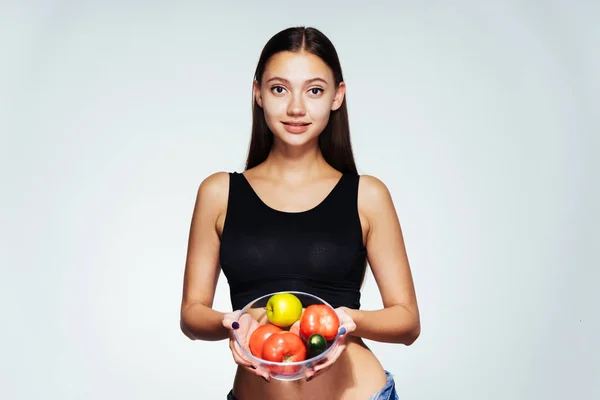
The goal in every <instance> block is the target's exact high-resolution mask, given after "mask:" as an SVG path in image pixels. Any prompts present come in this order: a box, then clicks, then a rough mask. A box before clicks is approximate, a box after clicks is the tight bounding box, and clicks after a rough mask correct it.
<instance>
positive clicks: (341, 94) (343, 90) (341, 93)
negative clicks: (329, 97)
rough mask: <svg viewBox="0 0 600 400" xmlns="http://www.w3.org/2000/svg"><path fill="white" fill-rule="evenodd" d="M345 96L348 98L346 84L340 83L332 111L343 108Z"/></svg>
mask: <svg viewBox="0 0 600 400" xmlns="http://www.w3.org/2000/svg"><path fill="white" fill-rule="evenodd" d="M344 96H346V84H345V83H344V82H340V84H339V85H338V87H337V89H336V91H335V97H334V98H333V103H332V104H331V111H335V110H337V109H338V108H340V107H341V106H342V103H343V102H344Z"/></svg>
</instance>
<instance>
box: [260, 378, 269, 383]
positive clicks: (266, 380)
mask: <svg viewBox="0 0 600 400" xmlns="http://www.w3.org/2000/svg"><path fill="white" fill-rule="evenodd" d="M261 378H263V379H264V380H265V382H267V383H269V380H268V379H267V378H265V377H264V376H262V377H261Z"/></svg>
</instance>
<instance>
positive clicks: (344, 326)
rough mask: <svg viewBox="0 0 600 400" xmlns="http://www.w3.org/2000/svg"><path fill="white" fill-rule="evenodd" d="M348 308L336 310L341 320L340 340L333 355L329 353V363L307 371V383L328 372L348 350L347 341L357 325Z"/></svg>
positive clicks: (333, 350)
mask: <svg viewBox="0 0 600 400" xmlns="http://www.w3.org/2000/svg"><path fill="white" fill-rule="evenodd" d="M347 310H348V308H347V307H339V308H336V309H335V312H336V313H337V315H338V318H339V319H340V328H339V331H338V332H339V338H338V342H337V345H336V347H335V348H334V349H332V351H331V353H329V354H328V355H327V357H326V359H327V361H325V362H324V363H323V364H319V365H315V366H314V367H313V368H309V369H307V372H306V381H307V382H308V381H310V380H311V379H313V378H314V377H315V376H318V375H321V374H322V373H323V372H325V371H327V370H328V369H329V368H330V367H331V366H332V365H333V363H334V362H336V361H337V359H338V358H339V356H340V355H341V354H342V352H343V351H344V350H345V349H346V339H347V336H348V335H349V334H350V333H352V332H354V330H355V329H356V324H355V323H354V320H353V319H352V318H351V317H350V315H348V312H347Z"/></svg>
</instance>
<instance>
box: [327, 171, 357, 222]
mask: <svg viewBox="0 0 600 400" xmlns="http://www.w3.org/2000/svg"><path fill="white" fill-rule="evenodd" d="M359 179H360V176H359V175H355V174H348V173H346V174H344V175H343V176H342V177H341V178H340V182H339V183H338V185H337V186H336V187H335V189H334V191H333V192H332V193H331V196H330V197H331V198H330V201H329V202H328V204H327V207H326V208H328V210H326V211H327V212H336V210H337V212H339V211H343V212H344V213H351V214H355V213H356V214H357V213H358V182H359Z"/></svg>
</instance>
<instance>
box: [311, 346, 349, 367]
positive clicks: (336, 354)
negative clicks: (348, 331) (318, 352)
mask: <svg viewBox="0 0 600 400" xmlns="http://www.w3.org/2000/svg"><path fill="white" fill-rule="evenodd" d="M344 339H345V337H344ZM345 348H346V341H345V340H343V339H340V341H339V342H338V345H337V347H336V348H335V349H334V350H333V352H332V354H331V355H329V357H327V361H325V362H324V363H323V364H319V365H317V366H315V368H314V370H315V373H317V372H319V371H321V370H324V369H326V368H329V367H330V366H331V365H332V364H333V363H334V362H336V361H337V359H338V358H339V356H340V354H342V352H343V351H344V350H345Z"/></svg>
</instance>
